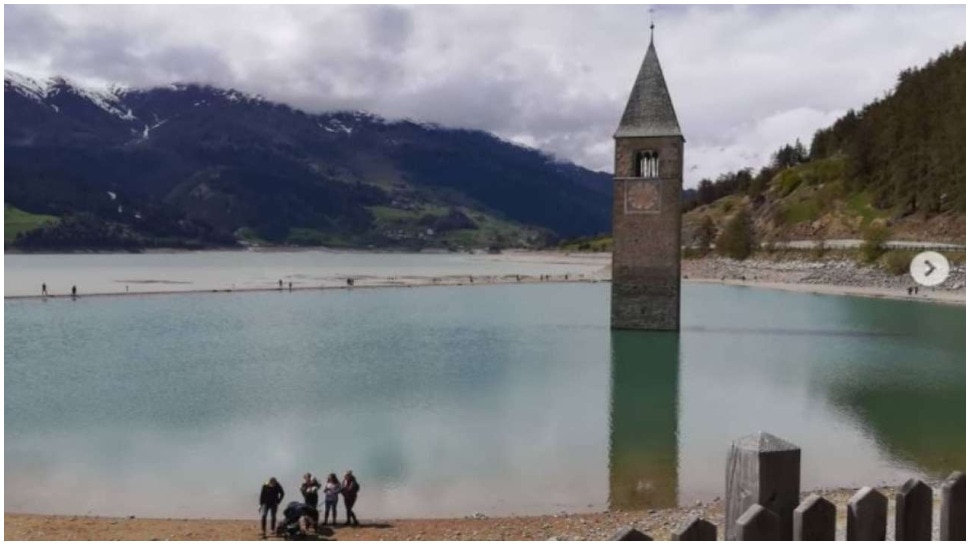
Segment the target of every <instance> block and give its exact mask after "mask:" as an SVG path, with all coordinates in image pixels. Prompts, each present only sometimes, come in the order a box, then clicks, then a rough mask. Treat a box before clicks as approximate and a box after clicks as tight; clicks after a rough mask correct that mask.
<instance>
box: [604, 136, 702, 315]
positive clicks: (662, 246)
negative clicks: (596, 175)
mask: <svg viewBox="0 0 970 545" xmlns="http://www.w3.org/2000/svg"><path fill="white" fill-rule="evenodd" d="M646 150H653V151H657V152H658V153H659V154H660V177H659V178H658V179H655V180H656V182H655V183H657V185H658V187H659V194H660V204H659V212H630V211H629V210H628V206H627V204H626V188H627V184H630V183H637V180H638V179H637V178H635V174H636V170H635V168H636V165H635V161H636V156H637V153H638V152H640V151H646ZM683 151H684V143H683V139H682V138H680V137H679V136H675V137H662V138H619V139H617V140H616V163H615V165H614V173H615V174H614V181H613V286H612V295H611V299H612V301H611V303H612V305H611V325H612V327H613V328H614V329H646V330H670V331H676V330H679V329H680V216H681V212H680V196H681V191H682V188H683Z"/></svg>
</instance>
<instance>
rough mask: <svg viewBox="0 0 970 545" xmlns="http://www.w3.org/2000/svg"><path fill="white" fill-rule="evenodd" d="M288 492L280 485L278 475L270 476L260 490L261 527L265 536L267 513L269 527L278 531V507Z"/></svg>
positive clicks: (272, 530) (273, 530)
mask: <svg viewBox="0 0 970 545" xmlns="http://www.w3.org/2000/svg"><path fill="white" fill-rule="evenodd" d="M285 494H286V493H285V492H283V487H282V486H280V483H279V481H277V480H276V477H270V478H269V481H268V482H266V483H265V484H263V488H262V489H261V490H260V491H259V514H260V520H259V523H260V527H261V528H262V531H263V537H264V538H265V537H266V515H269V517H270V518H269V529H270V531H271V532H273V533H276V508H277V507H279V505H280V503H281V502H282V501H283V496H284V495H285Z"/></svg>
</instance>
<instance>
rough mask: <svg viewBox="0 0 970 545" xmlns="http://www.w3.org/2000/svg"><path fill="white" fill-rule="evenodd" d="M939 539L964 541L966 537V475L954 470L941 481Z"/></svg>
mask: <svg viewBox="0 0 970 545" xmlns="http://www.w3.org/2000/svg"><path fill="white" fill-rule="evenodd" d="M940 492H941V494H942V496H943V503H942V505H941V506H940V541H965V540H966V539H967V476H966V474H964V473H963V472H962V471H954V472H953V473H950V476H949V477H947V478H946V480H945V481H943V487H942V490H941V491H940Z"/></svg>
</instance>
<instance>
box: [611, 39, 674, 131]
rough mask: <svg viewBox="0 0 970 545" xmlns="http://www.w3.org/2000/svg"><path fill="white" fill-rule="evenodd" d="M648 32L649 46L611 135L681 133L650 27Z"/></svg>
mask: <svg viewBox="0 0 970 545" xmlns="http://www.w3.org/2000/svg"><path fill="white" fill-rule="evenodd" d="M651 26H652V25H651ZM650 32H651V34H650V47H649V48H647V55H646V56H645V57H644V58H643V64H642V65H640V73H639V74H637V80H636V81H635V82H634V83H633V90H632V91H630V98H629V100H627V103H626V109H625V110H623V118H622V119H620V127H619V128H618V129H617V130H616V134H615V135H613V137H614V138H624V137H643V136H680V137H681V138H683V136H684V135H683V134H682V133H681V132H680V124H679V123H677V114H676V113H675V112H674V104H673V102H671V100H670V93H669V92H668V91H667V82H666V81H664V74H663V70H661V69H660V59H658V58H657V50H656V49H655V48H654V47H653V29H652V28H651V31H650Z"/></svg>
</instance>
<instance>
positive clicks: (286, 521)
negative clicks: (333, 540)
mask: <svg viewBox="0 0 970 545" xmlns="http://www.w3.org/2000/svg"><path fill="white" fill-rule="evenodd" d="M319 519H320V513H319V511H317V510H316V509H315V508H313V507H310V506H309V505H307V504H305V503H300V502H296V501H291V502H290V503H288V504H287V505H286V509H284V510H283V523H282V524H280V527H279V529H278V532H277V534H284V535H283V537H286V534H287V533H289V534H290V536H292V535H293V531H294V530H298V531H299V533H301V534H303V535H304V536H306V535H309V533H310V530H313V531H314V532H315V531H316V527H317V522H318V521H319Z"/></svg>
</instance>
